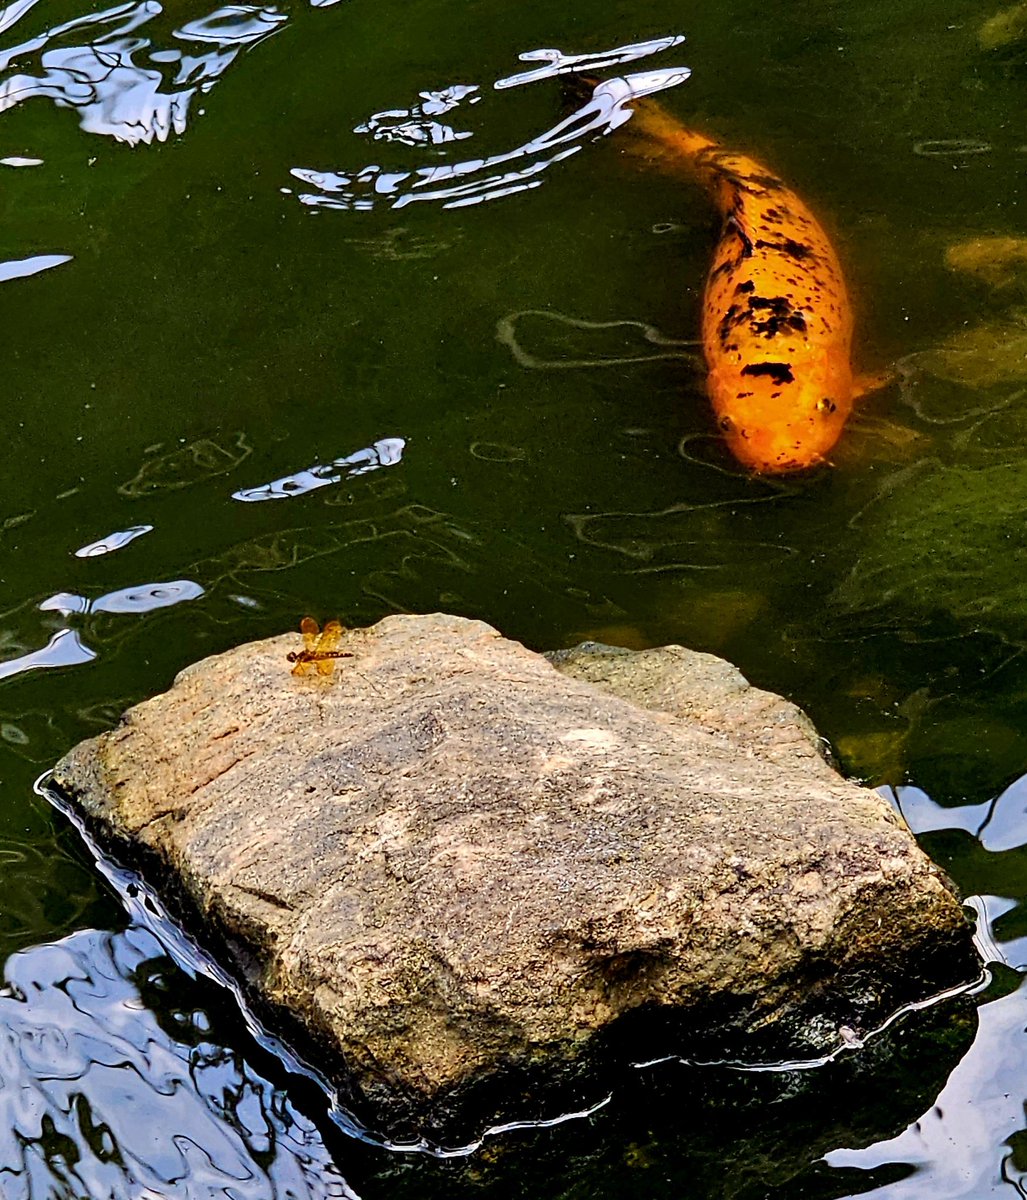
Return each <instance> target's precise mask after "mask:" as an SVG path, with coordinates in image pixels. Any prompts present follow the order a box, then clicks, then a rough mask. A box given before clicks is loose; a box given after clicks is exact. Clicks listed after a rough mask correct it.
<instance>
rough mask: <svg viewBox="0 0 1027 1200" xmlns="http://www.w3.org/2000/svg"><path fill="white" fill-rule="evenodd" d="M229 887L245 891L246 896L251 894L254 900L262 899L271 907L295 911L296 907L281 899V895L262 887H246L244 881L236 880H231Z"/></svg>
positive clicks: (284, 910)
mask: <svg viewBox="0 0 1027 1200" xmlns="http://www.w3.org/2000/svg"><path fill="white" fill-rule="evenodd" d="M228 886H229V887H232V888H234V889H235V890H236V891H237V892H245V893H246V895H247V896H253V898H254V899H256V900H263V902H264V903H265V904H270V905H271V907H272V908H278V909H281V910H282V911H283V912H296V908H295V907H294V906H293V905H292V904H290V903H289V902H288V900H283V899H282V898H281V896H275V895H272V893H271V892H265V891H264V890H263V888H255V887H247V885H246V884H245V883H239V882H238V880H233V881H232V882H231V883H230V884H229V885H228Z"/></svg>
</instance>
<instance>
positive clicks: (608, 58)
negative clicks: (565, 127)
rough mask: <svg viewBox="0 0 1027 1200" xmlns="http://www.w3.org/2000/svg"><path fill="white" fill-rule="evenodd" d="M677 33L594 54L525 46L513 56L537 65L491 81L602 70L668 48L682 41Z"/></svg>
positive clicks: (506, 84) (509, 83) (516, 82)
mask: <svg viewBox="0 0 1027 1200" xmlns="http://www.w3.org/2000/svg"><path fill="white" fill-rule="evenodd" d="M684 40H685V39H684V38H683V37H682V36H681V34H679V33H676V34H671V35H670V36H669V37H662V38H652V39H651V40H650V41H647V42H634V43H632V45H630V46H618V47H617V48H616V49H614V50H606V51H600V52H599V53H598V54H564V53H563V51H562V50H525V51H524V53H523V54H519V55H518V56H517V57H518V58H519V59H520V60H521V62H540V63H542V64H543V65H542V66H540V67H532V68H531V70H529V71H518V73H517V74H516V75H507V76H506V78H505V79H497V80H496V82H495V83H494V84H493V85H492V86H493V87H494V88H495V89H496V91H501V90H502V89H504V88H512V87H521V86H522V85H523V84H526V83H538V81H539V80H541V79H554V78H555V77H556V76H557V75H569V74H571V73H572V72H585V73H588V72H590V71H605V70H606V69H607V68H608V67H620V66H624V64H625V63H629V62H637V61H638V60H639V59H640V58H646V57H647V56H648V55H650V54H659V53H660V52H661V51H663V50H672V49H673V48H674V47H675V46H680V45H682V44H683V43H684Z"/></svg>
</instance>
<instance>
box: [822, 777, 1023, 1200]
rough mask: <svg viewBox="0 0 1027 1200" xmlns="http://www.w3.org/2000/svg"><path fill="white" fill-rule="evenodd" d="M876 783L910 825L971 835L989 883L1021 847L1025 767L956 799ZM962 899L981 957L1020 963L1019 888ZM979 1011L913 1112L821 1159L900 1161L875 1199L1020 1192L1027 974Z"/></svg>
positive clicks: (863, 1163) (865, 1164)
mask: <svg viewBox="0 0 1027 1200" xmlns="http://www.w3.org/2000/svg"><path fill="white" fill-rule="evenodd" d="M880 790H881V792H882V794H884V795H885V796H886V798H887V799H889V800H890V801H891V803H893V804H894V805H895V807H896V808H897V809H898V810H899V811H900V812H901V813H902V814H903V816H904V817H905V818H906V821H907V822H908V824H909V826H910V828H911V829H912V830H913V832H914V833H917V834H923V833H936V832H939V831H942V830H953V831H962V832H963V833H964V834H966V835H968V836H970V837H973V838H975V839H977V840H978V841H979V842H980V844H981V847H982V848H983V849H984V850H985V851H987V852H989V854H993V855H995V856H996V857H995V858H994V859H991V860H989V861H988V862H987V863H982V865H981V866H980V867H979V868H978V870H979V872H984V873H986V872H987V871H988V870H994V873H995V880H996V883H999V884H1001V883H1002V882H1008V880H1009V878H1010V877H1011V873H1010V867H1009V865H1008V863H1005V862H1004V861H1003V859H1002V858H1001V857H999V856H1001V855H1003V854H1005V853H1010V852H1013V853H1019V854H1022V853H1023V850H1024V848H1025V847H1027V776H1025V777H1023V778H1021V779H1018V780H1016V781H1015V782H1014V783H1012V784H1011V785H1010V786H1009V787H1007V788H1006V789H1005V790H1004V791H1003V792H1001V793H1000V794H999V795H998V796H997V797H995V799H994V800H991V801H988V802H986V803H984V804H974V805H957V806H954V807H946V806H944V805H941V804H938V803H937V802H936V801H934V800H932V799H931V797H930V796H929V795H928V794H927V793H926V792H924V791H922V790H921V789H919V788H915V787H899V788H887V789H884V788H882V789H880ZM966 904H967V906H968V907H969V908H971V909H973V911H974V912H975V914H976V918H977V934H976V938H975V941H976V944H977V948H978V950H979V952H980V954H981V957H982V958H983V959H984V961H985V962H986V963H991V964H1001V965H1003V966H1005V967H1007V968H1012V969H1014V970H1016V971H1019V972H1023V970H1024V968H1025V966H1027V937H1022V936H1018V933H1019V930H1020V929H1022V927H1023V916H1022V904H1023V901H1022V898H1021V899H1017V898H1013V897H1009V896H1002V895H993V894H982V895H977V896H971V897H969V899H968V900H967V901H966ZM978 1019H979V1029H978V1032H977V1036H976V1037H975V1038H974V1042H973V1045H972V1046H971V1047H970V1049H969V1051H968V1052H967V1053H966V1055H965V1056H964V1057H963V1059H962V1060H961V1061H960V1063H959V1064H958V1065H957V1066H956V1068H955V1069H954V1070H953V1072H952V1074H951V1075H950V1076H949V1078H948V1080H947V1082H946V1084H945V1087H944V1088H943V1089H942V1091H941V1093H940V1094H939V1096H938V1097H937V1099H936V1100H935V1102H934V1104H933V1105H932V1106H931V1108H930V1109H929V1110H928V1111H927V1112H926V1113H924V1114H923V1115H922V1116H921V1117H920V1119H919V1120H917V1121H914V1122H913V1124H912V1125H910V1126H909V1127H908V1128H907V1129H905V1130H904V1131H903V1132H902V1133H900V1134H898V1136H897V1137H893V1138H889V1139H887V1140H886V1141H880V1142H876V1143H875V1144H873V1145H871V1146H868V1147H865V1148H863V1149H850V1148H848V1147H842V1148H838V1149H836V1150H833V1151H831V1152H830V1153H828V1154H826V1155H825V1156H824V1161H825V1162H826V1163H827V1164H828V1166H831V1167H837V1168H847V1169H849V1170H859V1171H867V1172H870V1171H875V1170H879V1169H886V1170H887V1171H888V1172H889V1174H890V1173H892V1172H895V1171H896V1168H899V1169H901V1168H906V1171H903V1172H902V1175H901V1178H899V1179H898V1181H897V1182H895V1183H892V1184H884V1185H881V1186H878V1187H875V1188H873V1195H874V1196H875V1197H879V1198H880V1200H979V1198H981V1197H985V1196H1006V1195H1020V1196H1023V1195H1027V1174H1025V1173H1024V1169H1023V1167H1022V1165H1021V1166H1018V1165H1017V1162H1018V1159H1019V1160H1020V1161H1021V1163H1022V1154H1021V1153H1018V1151H1017V1149H1016V1147H1017V1146H1018V1145H1022V1144H1023V1136H1024V1133H1025V1131H1027V1118H1025V1112H1027V1107H1025V1099H1027V1038H1025V1036H1024V1031H1025V1029H1027V979H1023V980H1021V981H1020V984H1019V986H1018V988H1017V989H1016V991H1014V992H1012V993H1010V994H1009V995H1005V996H1001V997H999V998H998V999H995V1000H991V1001H989V1002H987V1003H984V1004H981V1005H980V1007H979V1009H978ZM1011 1145H1012V1147H1013V1148H1012V1149H1011ZM907 1171H911V1173H907ZM896 1174H897V1172H896ZM862 1191H863V1189H860V1192H861V1193H862Z"/></svg>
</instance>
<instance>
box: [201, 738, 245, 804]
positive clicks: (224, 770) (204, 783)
mask: <svg viewBox="0 0 1027 1200" xmlns="http://www.w3.org/2000/svg"><path fill="white" fill-rule="evenodd" d="M257 753H259V749H254V750H249V751H247V752H246V753H245V754H240V755H238V756H237V757H236V758H233V759H232V761H231V762H230V763H227V764H226V765H225V766H223V767H219V768H218V770H217V771H215V772H214V774H213V775H211V776H209V777H208V778H206V779H201V780H200V781H199V783H196V784H194V785H193V786H192V787H191V788H190V789H189V795H190V796H195V795H196V793H197V792H201V791H203V789H204V788H206V787H209V786H210V785H211V784H212V783H216V782H217V781H218V780H219V779H223V778H224V777H225V776H226V775H227V774H228V772H229V771H231V770H232V769H233V768H234V767H237V766H238V765H239V764H240V763H241V762H245V761H246V759H248V758H252V757H253V756H254V755H255V754H257Z"/></svg>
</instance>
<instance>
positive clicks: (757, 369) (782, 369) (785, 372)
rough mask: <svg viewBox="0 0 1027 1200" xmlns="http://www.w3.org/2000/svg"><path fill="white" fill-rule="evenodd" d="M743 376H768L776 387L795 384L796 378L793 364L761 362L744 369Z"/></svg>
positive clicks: (750, 364)
mask: <svg viewBox="0 0 1027 1200" xmlns="http://www.w3.org/2000/svg"><path fill="white" fill-rule="evenodd" d="M742 374H743V375H757V376H758V375H766V376H768V377H769V378H770V380H771V382H772V383H773V384H774V386H775V387H782V386H783V385H784V384H786V383H794V382H795V376H794V375H793V374H792V365H791V363H782V362H761V363H749V365H748V366H747V367H742Z"/></svg>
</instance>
